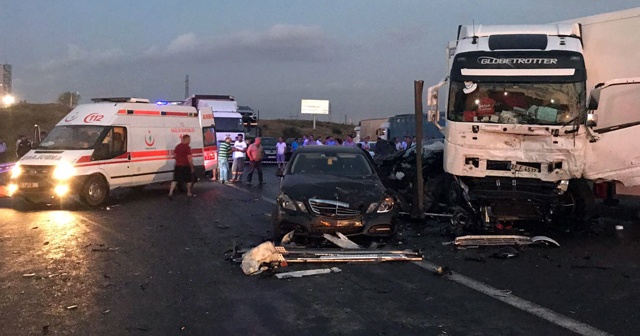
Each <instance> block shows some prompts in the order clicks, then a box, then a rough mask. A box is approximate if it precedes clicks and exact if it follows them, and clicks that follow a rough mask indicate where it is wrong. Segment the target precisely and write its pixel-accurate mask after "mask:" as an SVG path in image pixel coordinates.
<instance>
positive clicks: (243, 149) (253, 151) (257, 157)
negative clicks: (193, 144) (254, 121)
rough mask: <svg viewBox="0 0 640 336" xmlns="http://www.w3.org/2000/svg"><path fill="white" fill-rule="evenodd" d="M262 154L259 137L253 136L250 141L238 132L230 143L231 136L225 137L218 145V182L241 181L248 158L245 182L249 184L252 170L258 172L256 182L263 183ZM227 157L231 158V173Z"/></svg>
mask: <svg viewBox="0 0 640 336" xmlns="http://www.w3.org/2000/svg"><path fill="white" fill-rule="evenodd" d="M263 155H264V151H263V149H262V141H261V139H260V138H255V139H254V140H253V142H252V143H251V142H249V141H245V140H244V137H243V135H242V134H238V135H237V136H236V141H235V142H233V143H231V137H226V138H225V139H224V142H223V143H221V144H220V146H218V169H219V171H220V182H221V183H223V184H226V183H237V182H241V181H242V175H243V173H244V166H245V162H246V159H249V173H248V174H247V184H251V180H252V179H253V174H254V172H257V173H258V183H259V184H264V179H263V173H262V156H263ZM229 157H231V159H232V161H231V162H232V164H231V174H229ZM229 177H230V178H229Z"/></svg>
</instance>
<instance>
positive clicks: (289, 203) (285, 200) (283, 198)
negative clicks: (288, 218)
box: [278, 194, 305, 211]
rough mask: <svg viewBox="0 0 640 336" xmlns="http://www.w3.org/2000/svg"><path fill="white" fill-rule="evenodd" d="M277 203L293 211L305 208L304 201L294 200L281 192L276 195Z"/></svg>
mask: <svg viewBox="0 0 640 336" xmlns="http://www.w3.org/2000/svg"><path fill="white" fill-rule="evenodd" d="M278 205H279V206H280V207H281V208H283V209H287V210H293V211H296V210H304V209H305V207H304V203H302V202H299V201H294V200H292V199H291V198H290V197H289V196H287V195H286V194H281V195H280V196H279V197H278Z"/></svg>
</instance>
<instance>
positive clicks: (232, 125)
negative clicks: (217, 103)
mask: <svg viewBox="0 0 640 336" xmlns="http://www.w3.org/2000/svg"><path fill="white" fill-rule="evenodd" d="M214 118H215V121H216V131H218V132H243V131H244V128H243V127H242V118H222V117H214Z"/></svg>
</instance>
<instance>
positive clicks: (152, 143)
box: [8, 98, 216, 206]
mask: <svg viewBox="0 0 640 336" xmlns="http://www.w3.org/2000/svg"><path fill="white" fill-rule="evenodd" d="M92 101H93V102H94V103H93V104H82V105H79V106H78V107H76V108H75V109H73V110H72V111H71V112H70V113H69V114H68V115H67V116H65V117H64V118H63V119H62V120H60V122H58V124H57V125H56V126H55V127H54V128H53V129H52V130H51V132H50V133H49V134H48V135H47V137H46V138H45V139H43V140H42V142H41V143H40V144H39V145H38V147H37V148H35V149H33V150H31V151H30V152H29V153H27V154H26V155H25V156H23V157H22V158H21V159H20V160H19V161H18V163H17V164H16V165H15V167H14V168H13V170H12V172H11V180H10V184H9V186H8V189H9V192H10V194H11V195H12V196H21V197H22V198H24V199H25V200H26V201H29V202H47V201H50V200H51V198H56V197H59V198H62V197H66V196H69V195H73V194H77V195H79V196H80V198H81V200H82V201H84V202H85V203H87V204H89V205H92V206H96V205H99V204H101V203H102V202H104V201H105V200H106V198H107V197H108V196H109V192H110V191H111V190H114V189H117V188H123V187H135V186H144V185H148V184H151V183H159V182H167V181H171V180H172V178H173V168H174V165H175V159H174V156H173V150H174V148H175V146H176V145H177V144H178V143H180V141H181V138H182V136H183V135H190V136H191V149H192V151H193V161H194V165H195V167H196V173H197V174H199V175H203V174H204V170H205V162H204V161H205V160H204V156H205V151H206V149H209V150H212V151H214V152H215V138H216V137H215V129H213V124H212V123H211V124H210V125H206V124H205V125H203V124H202V122H203V121H206V120H209V119H210V120H213V116H212V115H211V112H210V110H209V112H208V113H209V115H204V114H200V117H199V113H198V111H197V110H196V109H195V108H193V107H191V106H173V105H157V104H150V103H149V101H148V100H146V99H139V98H97V99H92Z"/></svg>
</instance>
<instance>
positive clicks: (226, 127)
mask: <svg viewBox="0 0 640 336" xmlns="http://www.w3.org/2000/svg"><path fill="white" fill-rule="evenodd" d="M182 105H187V106H193V107H195V108H196V109H198V111H200V110H201V109H203V108H205V107H210V108H211V110H213V118H214V121H215V128H216V134H217V141H218V144H219V143H220V142H223V141H224V139H225V138H226V137H231V139H233V140H234V141H235V138H236V136H237V135H238V134H242V135H243V136H245V128H244V125H243V121H242V120H243V118H242V115H241V114H240V113H238V103H237V102H236V100H235V98H234V97H233V96H226V95H193V96H191V97H189V98H187V99H186V100H185V101H184V102H183V103H182Z"/></svg>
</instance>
